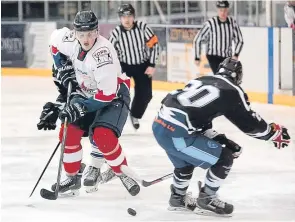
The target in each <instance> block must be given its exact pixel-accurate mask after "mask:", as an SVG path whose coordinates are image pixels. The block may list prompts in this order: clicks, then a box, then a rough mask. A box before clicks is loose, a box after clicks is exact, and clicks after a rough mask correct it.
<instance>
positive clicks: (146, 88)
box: [130, 64, 152, 129]
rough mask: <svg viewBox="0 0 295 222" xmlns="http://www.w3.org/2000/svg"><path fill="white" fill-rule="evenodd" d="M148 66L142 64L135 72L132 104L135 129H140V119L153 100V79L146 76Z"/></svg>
mask: <svg viewBox="0 0 295 222" xmlns="http://www.w3.org/2000/svg"><path fill="white" fill-rule="evenodd" d="M146 68H147V65H146V64H141V65H139V66H138V68H137V69H136V70H134V72H135V73H134V75H133V79H134V83H135V86H134V98H133V101H132V104H131V116H130V117H131V121H132V124H133V126H134V128H135V129H138V128H139V126H140V124H139V119H141V118H142V116H143V114H144V113H145V111H146V109H147V107H148V104H149V102H150V101H151V99H152V78H150V77H149V76H148V75H146V74H145V70H146Z"/></svg>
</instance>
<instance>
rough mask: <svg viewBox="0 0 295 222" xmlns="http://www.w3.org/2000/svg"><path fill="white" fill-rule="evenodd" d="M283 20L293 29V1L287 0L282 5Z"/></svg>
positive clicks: (294, 8)
mask: <svg viewBox="0 0 295 222" xmlns="http://www.w3.org/2000/svg"><path fill="white" fill-rule="evenodd" d="M284 11H285V21H286V23H287V24H288V27H290V28H292V29H293V30H294V31H295V1H287V3H286V4H285V7H284Z"/></svg>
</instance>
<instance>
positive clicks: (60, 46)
mask: <svg viewBox="0 0 295 222" xmlns="http://www.w3.org/2000/svg"><path fill="white" fill-rule="evenodd" d="M74 44H75V36H74V32H73V31H71V30H69V29H68V28H62V29H57V30H55V31H54V32H53V33H52V35H51V37H50V52H51V55H52V57H53V64H54V67H55V69H57V70H58V73H57V74H56V76H55V81H58V82H60V84H62V85H63V86H64V87H65V88H67V86H68V84H69V82H72V86H73V89H74V90H75V89H76V87H77V82H76V77H75V70H74V67H73V64H72V62H71V61H70V60H69V59H68V58H69V57H70V56H71V55H72V53H73V48H74Z"/></svg>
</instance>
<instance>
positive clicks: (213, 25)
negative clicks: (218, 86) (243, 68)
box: [194, 1, 244, 74]
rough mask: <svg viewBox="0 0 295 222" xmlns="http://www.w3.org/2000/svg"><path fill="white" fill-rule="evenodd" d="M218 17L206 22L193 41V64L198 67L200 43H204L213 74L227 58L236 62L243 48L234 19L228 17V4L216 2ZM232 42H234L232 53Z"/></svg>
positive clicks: (226, 2)
mask: <svg viewBox="0 0 295 222" xmlns="http://www.w3.org/2000/svg"><path fill="white" fill-rule="evenodd" d="M216 6H217V9H218V16H214V17H213V18H211V19H209V20H208V21H206V22H205V23H204V25H203V27H202V29H201V30H200V31H199V32H198V34H197V35H196V37H195V39H194V46H195V47H194V48H195V63H196V65H197V66H199V65H200V56H201V43H202V41H206V43H207V52H206V57H207V59H208V62H209V65H210V67H211V70H212V72H213V74H215V73H216V72H217V70H218V66H219V64H220V63H221V62H222V61H223V60H224V59H225V58H227V57H233V58H234V59H236V60H238V57H239V55H240V53H241V50H242V47H243V44H244V43H243V36H242V33H241V30H240V28H239V26H238V24H237V22H236V20H235V19H233V18H232V17H230V16H228V10H229V2H228V1H217V3H216ZM232 41H234V42H235V50H234V53H233V51H232Z"/></svg>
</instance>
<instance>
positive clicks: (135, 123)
mask: <svg viewBox="0 0 295 222" xmlns="http://www.w3.org/2000/svg"><path fill="white" fill-rule="evenodd" d="M130 119H131V123H132V126H133V127H134V129H136V130H137V129H139V127H140V124H139V121H138V119H137V118H135V117H133V116H130Z"/></svg>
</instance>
